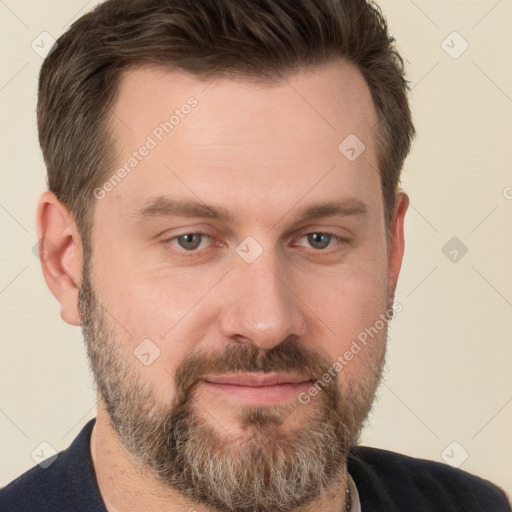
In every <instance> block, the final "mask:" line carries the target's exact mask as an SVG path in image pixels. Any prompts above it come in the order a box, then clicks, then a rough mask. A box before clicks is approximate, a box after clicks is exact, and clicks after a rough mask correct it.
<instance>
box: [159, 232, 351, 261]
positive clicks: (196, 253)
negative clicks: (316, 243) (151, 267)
mask: <svg viewBox="0 0 512 512" xmlns="http://www.w3.org/2000/svg"><path fill="white" fill-rule="evenodd" d="M311 234H316V235H328V236H330V237H331V238H333V239H335V240H337V241H338V243H339V244H348V243H350V240H349V239H348V238H345V237H343V236H340V235H337V234H336V233H331V232H330V231H310V232H308V233H304V234H303V235H300V236H297V237H295V238H294V239H293V240H292V242H295V241H297V240H300V239H301V238H304V237H305V236H307V235H311ZM185 235H200V236H203V237H206V238H213V236H212V235H211V234H210V233H206V232H205V231H191V232H189V233H182V234H180V235H176V236H173V237H172V238H168V239H166V240H163V241H162V243H163V244H164V246H166V247H167V248H169V250H171V251H173V252H176V253H178V254H179V255H183V256H186V257H190V258H194V257H201V256H204V254H205V252H208V251H211V250H213V248H212V247H208V248H207V249H193V250H190V251H187V250H186V249H183V248H181V249H175V248H174V247H172V245H171V242H173V241H174V240H177V239H178V238H180V237H182V236H185ZM311 250H312V251H313V252H317V253H319V254H321V253H324V254H330V253H331V252H333V251H332V250H329V248H326V249H314V248H311Z"/></svg>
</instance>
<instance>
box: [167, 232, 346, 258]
mask: <svg viewBox="0 0 512 512" xmlns="http://www.w3.org/2000/svg"><path fill="white" fill-rule="evenodd" d="M306 237H307V243H308V245H309V247H310V248H312V249H314V252H322V251H323V252H327V251H326V249H329V248H330V247H331V246H335V245H343V244H346V243H349V240H348V239H347V238H344V237H342V236H339V235H337V234H335V233H330V232H324V231H312V232H310V233H306V234H304V235H301V236H298V237H296V238H295V239H294V240H293V242H296V241H297V240H301V239H303V238H306ZM212 238H213V237H212V236H211V235H210V234H208V233H205V232H203V231H194V232H191V233H183V234H182V235H177V236H174V237H172V238H169V239H167V240H163V244H164V246H166V247H167V248H168V249H169V250H172V251H173V252H175V253H177V254H178V255H187V256H189V257H193V256H204V255H205V253H206V252H207V251H210V250H214V249H215V247H214V246H213V245H212V243H211V240H212ZM333 241H334V242H337V244H334V243H333ZM221 245H222V244H221ZM217 247H219V245H218V244H217ZM328 252H332V251H328ZM187 253H188V254H187Z"/></svg>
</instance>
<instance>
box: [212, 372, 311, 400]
mask: <svg viewBox="0 0 512 512" xmlns="http://www.w3.org/2000/svg"><path fill="white" fill-rule="evenodd" d="M203 383H204V384H205V385H206V387H207V388H208V390H209V391H211V392H213V393H218V394H221V395H224V396H225V397H227V398H228V399H230V400H235V401H238V402H242V403H246V404H252V405H255V404H275V403H280V402H284V401H287V400H290V399H296V398H297V397H298V395H299V394H300V393H301V392H303V391H305V390H307V389H308V388H309V387H311V385H312V383H313V380H312V379H311V377H310V376H307V375H306V376H305V375H295V374H286V373H280V374H278V373H273V374H258V373H243V374H233V375H214V376H213V375H212V376H205V377H203Z"/></svg>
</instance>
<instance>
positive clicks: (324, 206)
mask: <svg viewBox="0 0 512 512" xmlns="http://www.w3.org/2000/svg"><path fill="white" fill-rule="evenodd" d="M368 211H369V208H368V205H367V203H365V202H364V201H362V200H361V199H358V198H355V197H349V198H345V199H339V200H333V201H327V202H323V203H314V204H311V205H308V206H305V207H303V208H301V209H300V210H299V212H298V215H297V217H298V219H297V220H299V221H301V220H308V219H314V218H318V217H331V216H339V217H345V216H348V215H361V216H363V215H367V214H368ZM286 215H287V214H286ZM286 215H285V216H286ZM130 217H131V218H134V219H135V221H137V222H147V221H149V220H151V219H154V218H165V217H191V218H202V219H210V220H218V221H220V222H223V223H233V222H234V221H235V215H234V214H233V212H232V211H231V210H228V209H227V208H224V207H222V206H213V205H208V204H205V203H201V202H196V201H189V200H181V199H172V198H169V197H165V196H157V197H154V198H151V199H149V200H148V201H147V202H146V203H145V204H144V206H143V207H142V208H141V209H140V210H138V211H137V212H135V213H134V214H132V215H131V216H130Z"/></svg>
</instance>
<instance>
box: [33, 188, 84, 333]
mask: <svg viewBox="0 0 512 512" xmlns="http://www.w3.org/2000/svg"><path fill="white" fill-rule="evenodd" d="M36 223H37V237H38V241H39V259H40V261H41V268H42V270H43V275H44V278H45V281H46V284H47V285H48V288H49V289H50V291H51V292H52V293H53V295H54V296H55V298H56V299H57V300H58V301H59V302H60V305H61V317H62V319H63V320H64V321H65V322H67V323H68V324H71V325H77V326H78V325H81V321H80V315H79V312H78V286H79V282H80V276H81V270H82V243H81V239H80V236H79V234H78V230H77V228H76V224H75V221H74V219H73V216H72V215H71V213H70V212H69V210H68V209H67V208H66V207H65V206H64V205H63V204H62V203H61V202H60V201H59V200H58V199H57V197H56V196H55V194H53V193H52V192H50V191H46V192H44V193H43V194H42V195H41V198H40V199H39V204H38V206H37V217H36Z"/></svg>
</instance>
